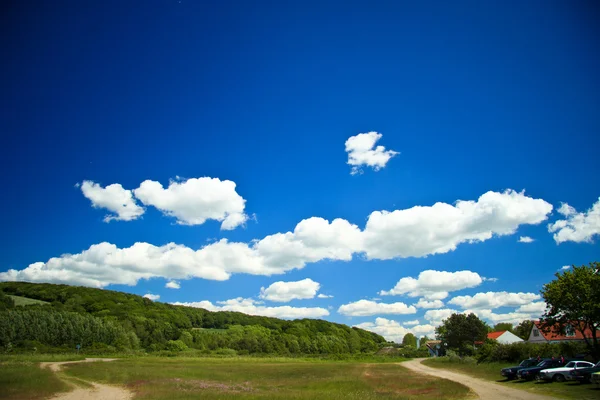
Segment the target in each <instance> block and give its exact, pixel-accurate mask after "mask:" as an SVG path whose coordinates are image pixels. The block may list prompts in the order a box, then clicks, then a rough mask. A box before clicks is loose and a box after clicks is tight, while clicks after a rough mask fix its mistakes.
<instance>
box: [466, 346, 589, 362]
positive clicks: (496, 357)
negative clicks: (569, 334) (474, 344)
mask: <svg viewBox="0 0 600 400" xmlns="http://www.w3.org/2000/svg"><path fill="white" fill-rule="evenodd" d="M585 352H586V347H585V343H577V342H569V343H558V344H549V343H544V344H534V343H527V342H520V343H513V344H499V343H490V344H488V343H486V344H484V345H483V346H482V347H481V348H480V349H479V350H478V351H477V357H476V358H477V362H515V363H516V362H520V361H522V360H525V359H527V358H531V357H538V356H539V357H541V358H550V357H555V358H558V357H560V356H561V355H562V356H564V357H565V358H574V357H576V356H578V355H580V354H582V353H585Z"/></svg>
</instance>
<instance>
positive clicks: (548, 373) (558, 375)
mask: <svg viewBox="0 0 600 400" xmlns="http://www.w3.org/2000/svg"><path fill="white" fill-rule="evenodd" d="M593 366H594V363H591V362H587V361H569V362H568V363H567V364H565V366H564V367H558V368H549V369H543V370H541V371H540V373H539V374H538V375H537V379H539V380H543V381H554V382H564V381H565V380H566V379H567V375H569V372H571V371H572V370H574V369H575V368H589V367H593Z"/></svg>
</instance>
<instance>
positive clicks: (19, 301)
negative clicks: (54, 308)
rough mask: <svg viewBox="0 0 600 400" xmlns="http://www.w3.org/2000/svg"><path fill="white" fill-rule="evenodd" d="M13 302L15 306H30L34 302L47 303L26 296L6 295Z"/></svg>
mask: <svg viewBox="0 0 600 400" xmlns="http://www.w3.org/2000/svg"><path fill="white" fill-rule="evenodd" d="M8 297H10V298H11V299H13V301H14V302H15V306H31V305H35V304H48V302H46V301H41V300H35V299H30V298H28V297H21V296H13V295H10V294H9V295H8Z"/></svg>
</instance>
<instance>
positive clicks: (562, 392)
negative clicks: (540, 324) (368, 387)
mask: <svg viewBox="0 0 600 400" xmlns="http://www.w3.org/2000/svg"><path fill="white" fill-rule="evenodd" d="M423 364H424V365H427V366H428V367H432V368H441V369H445V370H449V371H455V372H460V373H463V374H467V375H470V376H474V377H476V378H481V379H484V380H487V381H491V382H496V383H498V384H501V385H507V386H509V387H512V388H515V389H521V390H527V391H529V392H532V393H537V394H544V395H547V396H553V397H557V398H564V399H581V400H598V399H600V389H599V388H598V387H597V386H596V385H593V384H581V383H577V382H565V383H552V382H536V381H535V380H534V381H522V380H518V379H515V380H507V379H505V378H504V377H503V376H502V375H500V370H501V369H502V368H506V367H510V366H513V365H515V363H498V362H489V363H487V362H485V363H480V364H477V363H475V362H464V361H451V360H450V359H449V358H446V357H440V358H430V359H428V360H425V361H424V362H423Z"/></svg>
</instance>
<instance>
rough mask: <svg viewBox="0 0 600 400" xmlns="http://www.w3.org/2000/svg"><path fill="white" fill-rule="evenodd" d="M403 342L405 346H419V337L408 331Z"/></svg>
mask: <svg viewBox="0 0 600 400" xmlns="http://www.w3.org/2000/svg"><path fill="white" fill-rule="evenodd" d="M402 344H403V345H404V346H412V347H417V337H416V336H415V335H413V334H412V333H407V334H406V335H404V337H403V338H402Z"/></svg>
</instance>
